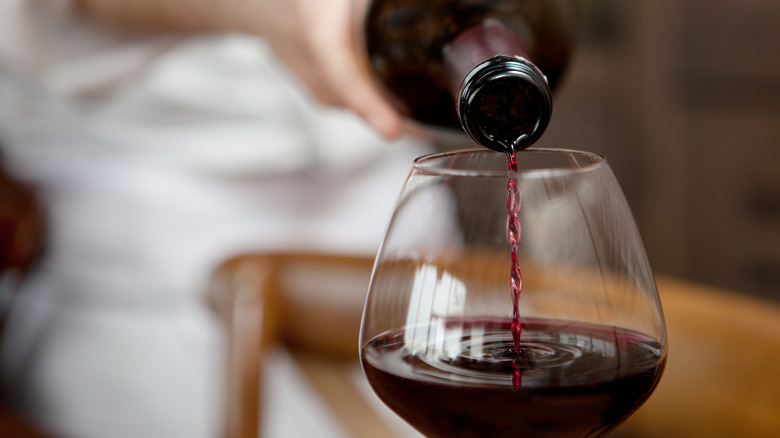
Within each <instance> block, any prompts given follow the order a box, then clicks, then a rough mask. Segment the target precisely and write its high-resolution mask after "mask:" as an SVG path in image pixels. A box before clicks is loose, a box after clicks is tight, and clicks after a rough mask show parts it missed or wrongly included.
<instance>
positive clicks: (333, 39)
mask: <svg viewBox="0 0 780 438" xmlns="http://www.w3.org/2000/svg"><path fill="white" fill-rule="evenodd" d="M317 3H319V4H321V5H325V4H327V8H323V9H321V10H320V11H317V12H314V10H315V9H317V8H316V7H313V6H312V9H311V11H312V13H314V14H316V16H310V17H309V20H308V21H309V23H310V25H309V27H308V29H309V33H308V35H309V41H310V43H309V44H310V46H311V50H309V53H310V54H311V55H312V56H313V57H314V59H313V61H314V65H313V66H312V67H314V68H310V69H309V71H308V72H306V73H304V75H306V76H308V78H309V79H308V82H309V86H310V88H311V89H312V92H313V93H315V96H317V98H318V99H320V100H321V101H323V102H325V103H330V104H335V105H342V106H345V107H347V108H349V109H351V110H353V111H354V112H355V113H357V114H358V115H359V116H360V117H362V118H363V119H364V120H365V121H366V122H368V124H370V125H371V126H372V127H373V128H374V129H376V130H377V131H378V132H379V133H380V134H381V135H383V136H384V137H386V138H388V139H392V138H395V137H398V136H399V135H400V134H401V131H402V126H403V124H402V117H401V115H400V114H399V113H398V112H397V111H396V110H395V109H394V108H393V107H392V106H391V105H390V103H389V102H388V101H387V99H386V98H385V97H384V96H383V95H382V94H381V92H380V91H379V89H378V88H377V86H376V84H375V83H374V81H373V79H372V77H371V75H370V73H369V71H368V68H367V66H366V65H365V64H364V63H363V62H362V60H361V59H360V57H359V54H358V51H357V50H356V47H355V44H354V40H353V38H352V24H353V22H352V16H351V14H352V13H353V11H352V10H351V7H352V3H351V2H350V1H349V0H337V1H333V2H330V3H328V2H321V0H318V1H317ZM305 80H306V79H305Z"/></svg>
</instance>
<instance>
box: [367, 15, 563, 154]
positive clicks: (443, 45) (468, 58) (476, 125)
mask: <svg viewBox="0 0 780 438" xmlns="http://www.w3.org/2000/svg"><path fill="white" fill-rule="evenodd" d="M363 14H364V15H363V21H362V23H363V26H362V32H363V38H362V41H363V42H364V43H365V53H366V54H367V56H368V63H369V65H370V67H371V70H372V72H373V74H374V76H375V77H376V78H377V80H378V82H379V83H380V85H381V88H382V89H383V91H384V92H385V93H386V95H387V96H388V98H389V99H390V101H391V102H392V103H393V104H394V106H395V107H396V108H397V109H398V110H399V112H401V113H402V114H404V115H405V116H406V117H408V118H409V119H410V120H412V121H413V122H414V125H417V126H421V127H423V128H425V130H426V131H427V132H429V133H432V134H433V137H434V138H437V137H444V138H446V137H448V136H451V135H452V134H453V133H460V134H461V135H462V134H463V133H464V132H465V133H466V134H468V135H469V136H470V137H471V138H472V139H474V140H475V141H476V142H477V143H480V144H482V145H483V146H486V147H488V148H490V149H494V150H498V151H503V152H511V151H516V150H519V149H524V148H526V147H528V146H530V145H531V144H533V143H534V142H535V141H536V140H538V139H539V137H540V136H541V135H542V133H543V132H544V130H545V128H546V127H547V124H548V122H549V120H550V116H551V113H552V97H551V93H552V91H551V90H553V89H554V88H555V87H556V86H557V84H558V83H559V82H560V79H561V76H562V74H563V72H564V71H565V69H566V66H567V64H568V62H569V58H570V55H571V51H572V46H573V40H574V35H575V31H576V29H575V28H576V22H577V11H576V7H575V4H574V2H573V1H571V0H431V1H419V0H370V1H369V2H368V3H367V4H366V5H365V11H364V12H363Z"/></svg>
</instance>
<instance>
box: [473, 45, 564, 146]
mask: <svg viewBox="0 0 780 438" xmlns="http://www.w3.org/2000/svg"><path fill="white" fill-rule="evenodd" d="M458 95H459V96H460V99H459V102H458V117H459V118H460V121H461V125H462V127H463V129H464V130H465V131H466V133H467V134H468V135H469V136H470V137H471V138H472V139H474V140H475V141H476V142H477V143H479V144H481V145H483V146H485V147H487V148H489V149H493V150H496V151H499V152H506V153H510V152H513V151H518V150H521V149H525V148H527V147H529V146H531V145H532V144H534V143H535V142H536V141H537V140H538V139H539V138H540V137H541V136H542V134H543V133H544V131H545V129H547V125H548V124H549V122H550V116H551V114H552V93H551V91H550V87H549V85H548V84H547V78H546V77H545V76H544V74H543V73H542V72H541V71H540V70H539V69H538V68H537V67H536V66H535V65H533V64H532V63H531V62H530V61H528V60H526V59H525V58H521V57H510V56H496V57H494V58H492V59H489V60H487V61H485V62H483V63H481V64H479V65H478V66H477V67H475V68H474V69H473V70H472V71H471V72H470V73H469V74H468V75H467V76H466V78H465V79H464V80H463V83H462V84H461V87H460V90H459V92H458Z"/></svg>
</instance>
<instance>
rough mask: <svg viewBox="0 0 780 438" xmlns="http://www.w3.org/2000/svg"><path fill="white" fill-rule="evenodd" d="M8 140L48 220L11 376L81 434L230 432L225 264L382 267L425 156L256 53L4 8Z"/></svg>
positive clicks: (0, 120)
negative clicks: (360, 259)
mask: <svg viewBox="0 0 780 438" xmlns="http://www.w3.org/2000/svg"><path fill="white" fill-rule="evenodd" d="M0 143H2V145H3V159H4V162H5V165H6V167H8V168H9V169H10V170H11V171H12V172H13V173H14V174H16V176H17V177H19V178H21V179H23V180H26V181H28V182H30V183H32V184H34V185H35V186H36V187H37V189H38V192H39V194H40V195H41V199H42V201H43V202H44V205H45V208H46V210H47V213H48V225H49V226H48V232H49V235H48V247H47V255H46V258H45V260H44V261H43V263H42V265H41V268H40V270H39V272H38V273H37V275H36V277H35V278H34V281H32V282H30V283H29V284H28V285H27V286H26V288H25V290H23V291H21V293H20V298H19V299H18V300H17V302H16V303H15V304H14V307H13V309H11V313H10V318H9V320H8V326H7V329H6V331H7V333H6V337H5V339H3V341H2V350H0V377H1V378H2V382H3V384H4V387H5V388H7V389H8V390H10V391H12V392H13V394H16V395H21V396H23V399H22V400H23V401H24V406H25V407H26V408H27V410H28V414H29V415H32V416H33V417H34V418H35V419H37V420H38V421H40V422H42V423H43V424H45V425H46V426H47V427H48V428H49V429H51V430H53V431H55V432H57V433H58V434H60V435H61V436H65V437H74V438H104V437H113V438H123V437H133V438H135V437H139V436H143V437H150V438H154V437H166V438H170V437H187V438H198V437H204V438H206V437H212V436H216V434H217V430H218V428H219V420H220V419H219V415H218V414H219V411H220V409H219V408H218V405H219V401H220V400H219V396H220V394H221V388H220V384H221V375H220V373H221V368H220V367H221V360H222V355H221V348H222V347H221V337H220V334H219V327H218V324H215V322H214V321H212V320H211V318H210V315H209V314H208V312H206V311H205V310H204V308H203V297H202V293H203V289H204V286H205V285H206V283H207V280H208V277H209V275H210V274H211V273H212V271H213V269H214V267H215V266H216V265H217V264H218V263H219V262H221V261H222V260H224V259H226V258H227V257H229V256H232V255H234V254H236V253H239V252H243V251H272V250H294V249H305V250H312V251H317V250H321V251H328V252H341V253H344V252H347V253H359V254H373V253H374V252H375V251H376V248H377V246H378V244H379V240H380V238H381V234H382V232H383V229H384V226H385V224H386V221H387V219H388V217H389V214H390V211H391V209H392V206H393V203H394V202H395V198H396V196H397V194H398V192H399V190H400V188H401V185H402V183H403V180H404V178H405V176H406V174H407V172H408V170H409V168H410V166H411V161H412V159H413V158H414V157H415V156H418V155H420V154H422V153H424V152H425V146H423V145H421V144H418V143H416V142H414V141H411V140H404V141H401V142H396V144H388V143H387V142H385V141H383V140H382V139H380V138H379V137H378V136H377V135H376V134H375V133H374V132H373V131H372V130H370V129H369V128H368V127H367V126H365V125H364V124H363V122H362V121H360V120H358V119H357V118H356V117H355V116H354V115H353V114H351V113H348V112H346V111H343V110H337V109H327V108H323V107H320V106H318V105H317V104H315V103H313V102H312V101H311V100H310V99H309V98H308V97H307V95H306V94H305V92H304V91H302V89H301V87H300V86H299V85H298V84H297V83H296V82H294V81H293V80H292V79H290V75H288V74H287V72H286V71H285V70H284V68H283V67H281V66H280V65H278V63H277V62H276V60H275V59H274V57H273V56H272V54H271V51H270V49H269V48H268V47H267V46H266V45H265V44H264V43H263V42H262V41H260V40H258V39H254V38H250V37H247V36H239V35H212V36H208V37H206V36H201V37H187V38H184V37H181V36H173V35H166V36H155V37H149V36H140V35H130V34H119V33H117V32H114V31H110V30H108V29H104V28H101V27H100V26H99V25H97V24H95V23H92V22H89V21H88V20H85V19H84V18H83V17H80V16H78V14H75V13H74V12H73V10H72V8H71V5H70V3H69V2H68V1H53V0H48V1H35V0H0Z"/></svg>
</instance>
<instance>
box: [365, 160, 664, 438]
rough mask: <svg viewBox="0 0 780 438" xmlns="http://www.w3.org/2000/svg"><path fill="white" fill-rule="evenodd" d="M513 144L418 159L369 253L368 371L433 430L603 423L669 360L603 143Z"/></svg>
mask: <svg viewBox="0 0 780 438" xmlns="http://www.w3.org/2000/svg"><path fill="white" fill-rule="evenodd" d="M511 156H512V157H514V158H516V163H512V162H511V160H510V163H511V164H512V165H510V166H507V154H503V153H499V152H494V151H490V150H484V149H483V150H469V151H458V152H452V153H445V154H438V155H431V156H425V157H421V158H419V159H417V160H416V161H415V163H414V166H413V169H412V171H411V173H410V174H409V177H408V178H407V180H406V184H405V186H404V188H403V191H402V193H401V195H400V197H399V199H398V201H397V204H396V207H395V210H394V212H393V215H392V218H391V220H390V223H389V225H388V228H387V230H386V232H385V236H384V239H383V242H382V245H381V247H380V249H379V252H378V255H377V259H376V262H375V266H374V271H373V274H372V278H371V284H370V287H369V292H368V296H367V299H366V305H365V310H364V314H363V321H362V327H361V333H360V357H361V362H362V365H363V369H364V372H365V374H366V376H367V377H368V380H369V382H370V384H371V386H372V388H373V390H374V392H375V393H376V394H377V395H378V396H379V397H380V398H381V399H382V401H383V402H384V403H385V404H386V405H387V406H389V407H390V408H391V409H392V410H393V411H395V412H396V413H397V414H398V415H399V416H401V417H402V418H403V419H404V420H406V421H407V422H408V423H410V424H411V425H412V426H414V427H415V428H416V429H417V430H419V431H420V432H421V433H423V434H424V435H426V436H428V437H447V438H453V437H455V438H457V437H520V436H532V437H535V438H540V437H542V438H544V437H550V438H552V437H600V436H603V435H605V434H606V433H607V432H608V431H610V430H611V429H612V428H614V427H615V426H617V425H618V424H620V423H621V422H622V421H623V420H625V419H626V418H627V417H628V416H629V415H630V414H631V413H632V412H634V411H635V410H636V409H637V408H638V407H639V406H640V405H641V404H642V403H643V402H644V401H645V400H646V399H647V397H648V396H649V395H650V393H651V392H652V391H653V389H654V388H655V386H656V384H657V383H658V381H659V379H660V377H661V373H662V371H663V368H664V364H665V361H666V330H665V324H664V318H663V313H662V310H661V305H660V301H659V298H658V293H657V290H656V287H655V281H654V278H653V274H652V272H651V269H650V267H649V264H648V261H647V257H646V255H645V251H644V247H643V245H642V242H641V239H640V236H639V234H638V232H637V229H636V225H635V223H634V221H633V218H632V216H631V213H630V210H629V208H628V205H627V203H626V201H625V198H624V196H623V194H622V191H621V190H620V187H619V185H618V183H617V181H616V179H615V177H614V175H613V174H612V171H611V170H610V168H609V166H608V164H607V163H606V161H605V160H604V159H603V158H602V157H600V156H598V155H595V154H590V153H585V152H578V151H572V150H554V149H550V150H545V149H527V150H523V151H517V152H516V153H513V154H512V155H511Z"/></svg>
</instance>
